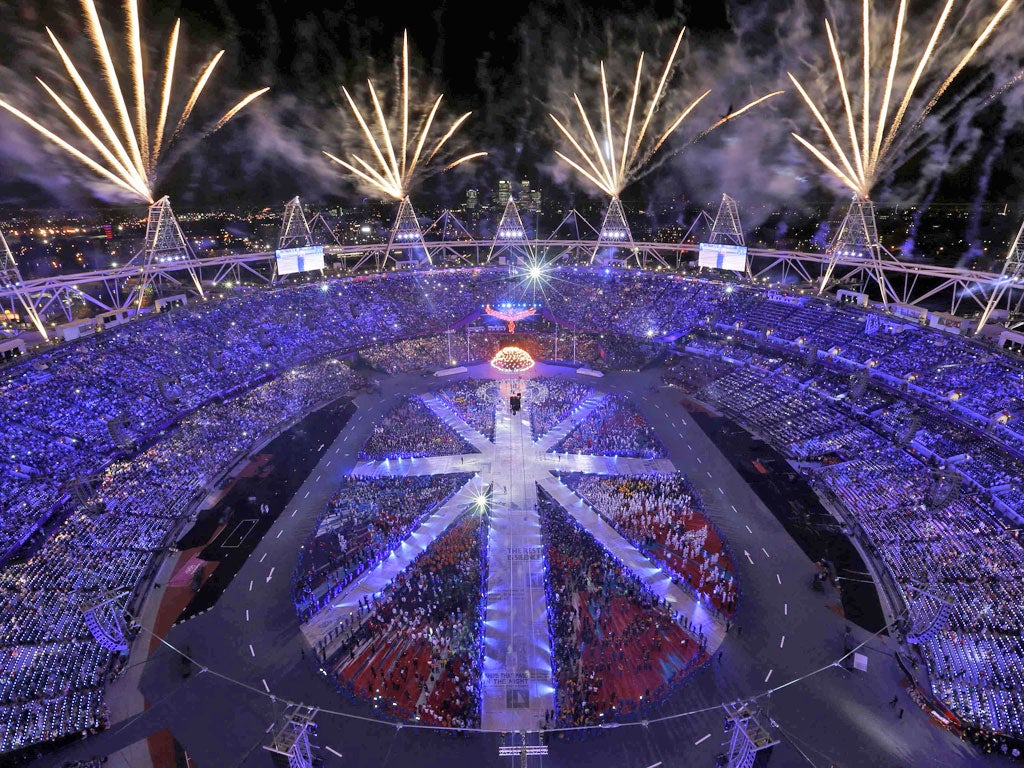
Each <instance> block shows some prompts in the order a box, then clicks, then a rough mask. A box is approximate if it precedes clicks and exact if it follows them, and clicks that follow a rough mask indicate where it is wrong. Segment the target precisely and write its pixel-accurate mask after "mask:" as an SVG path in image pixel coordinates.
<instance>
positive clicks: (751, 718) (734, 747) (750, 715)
mask: <svg viewBox="0 0 1024 768" xmlns="http://www.w3.org/2000/svg"><path fill="white" fill-rule="evenodd" d="M722 708H723V709H725V722H726V726H727V728H728V729H729V730H730V737H729V751H728V753H727V754H726V758H727V760H728V762H726V763H725V766H727V768H751V766H753V765H754V761H755V760H756V759H757V755H758V753H759V752H763V751H765V750H767V749H771V748H772V747H774V746H775V745H776V744H778V743H779V741H778V739H775V738H773V737H772V735H771V734H770V733H769V732H768V730H767V729H766V728H764V726H762V725H761V724H760V723H759V722H758V720H757V714H758V713H757V711H756V710H755V709H754V707H753V705H752V704H750V703H749V702H738V703H730V704H723V705H722Z"/></svg>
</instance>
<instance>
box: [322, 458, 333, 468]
mask: <svg viewBox="0 0 1024 768" xmlns="http://www.w3.org/2000/svg"><path fill="white" fill-rule="evenodd" d="M324 466H325V467H329V466H331V460H330V459H328V460H327V463H326V464H325V465H324Z"/></svg>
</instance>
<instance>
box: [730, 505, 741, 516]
mask: <svg viewBox="0 0 1024 768" xmlns="http://www.w3.org/2000/svg"><path fill="white" fill-rule="evenodd" d="M729 506H730V507H732V511H733V512H735V513H736V514H737V515H738V514H739V513H740V511H739V510H738V509H736V505H735V504H730V505H729Z"/></svg>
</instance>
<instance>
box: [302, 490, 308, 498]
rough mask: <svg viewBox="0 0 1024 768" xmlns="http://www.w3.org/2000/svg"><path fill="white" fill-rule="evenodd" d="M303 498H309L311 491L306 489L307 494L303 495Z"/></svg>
mask: <svg viewBox="0 0 1024 768" xmlns="http://www.w3.org/2000/svg"><path fill="white" fill-rule="evenodd" d="M302 498H304V499H308V498H309V491H306V495H305V496H303V497H302Z"/></svg>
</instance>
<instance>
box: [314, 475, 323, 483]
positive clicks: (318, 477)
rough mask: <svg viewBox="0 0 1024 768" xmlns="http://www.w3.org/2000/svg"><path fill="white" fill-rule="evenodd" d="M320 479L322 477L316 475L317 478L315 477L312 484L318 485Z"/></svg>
mask: <svg viewBox="0 0 1024 768" xmlns="http://www.w3.org/2000/svg"><path fill="white" fill-rule="evenodd" d="M321 477H323V475H317V476H316V480H314V481H313V482H314V483H319V482H320V478H321Z"/></svg>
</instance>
